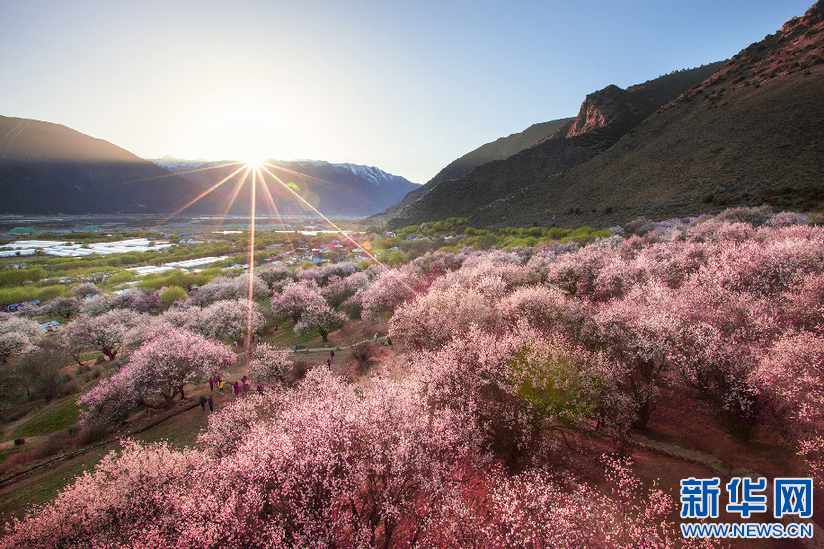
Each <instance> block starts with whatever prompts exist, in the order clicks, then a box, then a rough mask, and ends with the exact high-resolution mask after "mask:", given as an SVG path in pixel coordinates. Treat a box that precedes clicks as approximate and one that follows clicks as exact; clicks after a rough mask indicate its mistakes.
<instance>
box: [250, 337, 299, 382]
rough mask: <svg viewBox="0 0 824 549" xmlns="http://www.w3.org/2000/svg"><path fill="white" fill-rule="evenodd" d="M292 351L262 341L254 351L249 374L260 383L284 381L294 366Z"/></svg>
mask: <svg viewBox="0 0 824 549" xmlns="http://www.w3.org/2000/svg"><path fill="white" fill-rule="evenodd" d="M291 354H292V353H291V351H289V350H287V349H278V348H277V347H275V346H274V345H269V344H268V343H261V344H260V345H257V346H256V347H255V349H254V350H253V351H252V358H251V360H250V361H249V376H250V377H251V378H252V379H254V380H255V381H257V382H259V383H271V382H274V381H279V382H283V376H284V375H285V374H286V372H287V371H288V370H289V368H291V367H292V362H291V361H290V360H289V356H290V355H291Z"/></svg>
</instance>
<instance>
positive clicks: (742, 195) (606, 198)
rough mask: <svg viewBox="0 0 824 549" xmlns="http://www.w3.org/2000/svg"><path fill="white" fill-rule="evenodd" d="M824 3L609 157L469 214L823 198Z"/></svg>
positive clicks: (666, 209)
mask: <svg viewBox="0 0 824 549" xmlns="http://www.w3.org/2000/svg"><path fill="white" fill-rule="evenodd" d="M822 11H824V10H822V7H821V3H818V4H816V5H815V6H813V8H811V9H810V11H809V12H808V13H807V14H806V15H805V16H804V17H803V18H795V19H793V20H792V21H790V22H788V23H787V24H786V25H785V26H784V27H783V28H782V30H781V31H779V32H778V33H777V34H775V35H770V36H768V37H766V38H765V39H764V40H763V41H762V42H758V43H756V44H753V45H751V46H749V47H748V48H747V49H745V50H743V51H742V52H741V53H740V54H738V55H736V56H735V57H734V58H733V59H731V60H730V61H729V62H728V63H727V64H726V65H724V67H722V68H721V69H720V70H719V71H718V72H717V73H715V74H714V75H713V76H712V77H711V78H709V79H708V80H707V81H705V82H703V83H702V84H701V85H699V86H696V87H695V88H693V89H692V90H690V91H689V92H688V93H686V94H684V95H683V97H681V98H679V99H677V100H676V101H674V102H672V103H670V104H669V105H667V106H666V107H665V108H663V109H661V110H660V111H659V112H657V113H655V114H654V115H653V116H651V117H649V118H648V119H647V120H645V121H644V122H643V123H641V124H640V125H639V126H638V127H637V128H635V130H633V131H632V132H630V133H629V134H628V135H626V136H625V137H624V138H623V139H621V140H620V142H618V143H617V144H616V145H615V146H614V147H612V148H611V149H610V150H609V151H607V152H606V153H604V154H603V155H601V156H599V157H597V158H595V159H593V160H591V161H590V162H588V163H586V164H584V165H582V166H579V167H577V168H575V169H572V170H569V171H568V172H566V173H564V174H561V175H556V176H554V177H549V178H546V179H544V181H542V182H541V183H540V184H536V185H533V186H531V187H530V188H529V189H522V190H520V191H518V192H517V193H515V194H514V195H513V196H510V197H508V198H507V199H506V200H502V201H500V202H498V203H496V204H494V205H492V206H490V207H486V208H481V209H480V210H478V211H477V213H476V214H475V215H474V217H473V219H472V220H471V222H472V223H473V224H474V225H475V226H501V225H522V226H523V225H531V224H533V223H536V224H539V225H546V224H550V223H552V221H553V216H552V214H551V212H553V211H554V212H558V213H562V214H563V215H557V214H556V217H555V222H556V223H558V224H562V225H581V224H588V225H595V226H610V225H615V224H618V223H625V222H627V221H629V220H631V219H632V218H634V217H636V216H638V215H646V216H647V217H651V218H657V219H660V218H666V217H671V216H682V215H694V214H697V213H700V212H713V211H718V210H720V209H722V208H725V207H729V206H734V205H758V204H762V203H765V202H766V203H770V204H772V205H773V206H775V207H777V208H781V209H811V208H816V207H817V206H818V205H819V204H820V203H821V201H822V198H824V40H823V39H824V15H823V14H822ZM608 208H609V210H607V209H608ZM593 209H595V210H597V211H596V212H593V211H592V210H593ZM570 210H573V211H575V210H578V211H580V212H581V213H578V214H576V213H573V214H570V213H569V212H570ZM607 211H609V212H610V213H606V212H607ZM548 212H549V213H548Z"/></svg>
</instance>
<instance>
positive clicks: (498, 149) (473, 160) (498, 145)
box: [421, 118, 572, 190]
mask: <svg viewBox="0 0 824 549" xmlns="http://www.w3.org/2000/svg"><path fill="white" fill-rule="evenodd" d="M571 120H572V119H571V118H562V119H560V120H550V121H549V122H541V123H539V124H533V125H531V126H530V127H528V128H527V129H525V130H524V131H522V132H519V133H513V134H511V135H508V136H507V137H501V138H498V139H496V140H495V141H492V142H491V143H487V144H485V145H481V146H480V147H478V148H477V149H475V150H474V151H471V152H468V153H466V154H465V155H463V156H462V157H460V158H458V159H457V160H453V161H452V162H450V163H449V165H448V166H446V167H445V168H444V169H442V170H441V171H440V172H438V174H437V175H436V176H435V177H433V178H432V179H430V180H429V181H428V182H427V184H426V185H425V186H427V185H428V186H430V187H434V186H435V185H437V184H438V183H440V182H442V181H451V180H453V179H458V178H459V177H463V176H464V175H466V174H468V173H469V172H470V171H472V168H474V167H475V166H480V165H481V164H486V163H487V162H492V161H494V160H505V159H507V158H509V157H510V156H512V155H513V154H517V153H519V152H521V151H522V150H524V149H528V148H529V147H531V146H533V145H535V144H536V143H538V142H539V141H542V140H543V139H545V138H547V137H549V136H550V135H552V134H553V133H554V132H555V131H556V130H558V129H559V128H561V127H562V126H564V125H565V124H566V123H567V122H570V121H571ZM421 190H422V189H421ZM427 190H429V189H427Z"/></svg>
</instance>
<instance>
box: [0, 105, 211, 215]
mask: <svg viewBox="0 0 824 549" xmlns="http://www.w3.org/2000/svg"><path fill="white" fill-rule="evenodd" d="M0 162H2V164H3V169H2V170H0V187H2V188H3V189H4V190H5V191H6V193H8V194H4V197H3V204H4V206H3V211H6V212H7V213H54V212H60V213H66V214H82V213H104V212H109V213H110V212H128V213H163V212H173V211H175V210H176V209H177V208H179V207H181V206H183V205H184V204H186V203H187V202H189V200H191V199H192V198H194V197H195V196H197V194H198V192H199V188H198V187H197V186H196V185H195V184H193V183H192V182H190V181H187V180H185V179H183V178H181V177H178V176H176V175H174V174H172V173H170V172H169V171H167V170H164V169H162V168H159V167H158V166H155V165H154V164H152V163H151V162H147V161H145V160H143V159H141V158H139V157H137V156H135V155H133V154H131V153H130V152H128V151H126V150H124V149H121V148H120V147H117V146H115V145H112V144H111V143H108V142H107V141H104V140H102V139H95V138H93V137H89V136H88V135H84V134H82V133H80V132H77V131H75V130H72V129H69V128H67V127H65V126H61V125H58V124H51V123H49V122H41V121H37V120H26V119H21V118H7V117H2V116H0ZM56 182H60V183H61V184H57V183H56ZM47 195H48V196H47ZM37 196H39V197H40V198H39V199H38V200H32V197H37ZM47 204H49V205H47ZM55 205H56V206H55ZM55 207H58V208H59V209H57V210H55V209H54V208H55ZM12 208H14V210H13V211H11V209H12ZM17 208H22V209H17ZM214 209H217V208H216V205H215V203H214V202H213V201H212V200H208V199H207V200H205V201H202V202H201V203H199V204H197V205H196V206H195V207H194V208H193V209H192V211H193V212H204V211H209V210H214Z"/></svg>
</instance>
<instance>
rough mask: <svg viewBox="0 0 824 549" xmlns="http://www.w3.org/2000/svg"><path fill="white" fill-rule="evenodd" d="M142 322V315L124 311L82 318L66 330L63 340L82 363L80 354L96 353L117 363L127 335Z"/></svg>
mask: <svg viewBox="0 0 824 549" xmlns="http://www.w3.org/2000/svg"><path fill="white" fill-rule="evenodd" d="M140 321H141V317H140V315H139V314H137V313H135V312H133V311H129V310H122V309H115V310H112V311H109V312H106V313H103V314H101V315H99V316H94V317H91V316H86V315H80V316H78V317H77V318H75V319H74V320H72V321H71V322H69V323H68V324H66V326H65V327H64V328H63V330H62V331H61V341H62V343H63V345H64V346H65V347H66V349H67V350H68V351H69V353H71V355H72V356H73V357H74V358H75V360H78V356H79V355H80V354H82V353H84V352H89V351H95V350H96V351H100V352H102V353H103V354H104V355H105V356H106V357H107V358H108V359H109V360H114V359H115V357H116V356H117V353H118V351H119V350H120V347H121V346H122V345H123V340H124V338H125V336H126V332H127V331H128V330H129V329H130V328H133V327H134V326H136V325H138V324H139V323H140ZM78 363H79V360H78Z"/></svg>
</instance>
